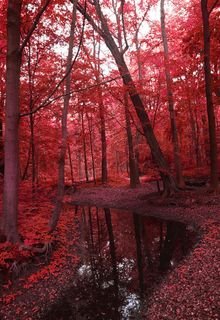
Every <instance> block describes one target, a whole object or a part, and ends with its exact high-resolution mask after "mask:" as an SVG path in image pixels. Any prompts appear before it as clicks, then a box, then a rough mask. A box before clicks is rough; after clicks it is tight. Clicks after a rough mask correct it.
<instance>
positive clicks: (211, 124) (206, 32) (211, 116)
mask: <svg viewBox="0 0 220 320" xmlns="http://www.w3.org/2000/svg"><path fill="white" fill-rule="evenodd" d="M201 10H202V24H203V39H204V73H205V93H206V107H207V114H208V128H209V142H210V162H211V168H210V171H211V172H210V178H211V189H212V190H213V191H217V190H218V188H219V181H218V163H217V143H216V128H215V112H214V105H213V99H212V77H211V66H210V27H209V11H208V1H207V0H201Z"/></svg>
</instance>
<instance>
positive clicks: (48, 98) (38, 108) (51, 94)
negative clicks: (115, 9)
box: [20, 2, 86, 117]
mask: <svg viewBox="0 0 220 320" xmlns="http://www.w3.org/2000/svg"><path fill="white" fill-rule="evenodd" d="M84 10H85V11H86V2H85V8H84ZM85 21H86V18H85V17H83V26H82V32H81V37H80V41H79V45H78V49H77V52H76V55H75V57H74V59H73V61H72V63H71V66H70V68H69V69H68V70H67V72H66V73H65V75H64V76H63V77H62V79H61V80H60V81H59V82H58V83H57V85H56V86H55V88H54V89H53V90H52V92H51V93H50V94H49V96H48V97H47V98H46V99H45V100H44V101H43V102H42V103H41V104H40V105H39V106H38V107H37V108H35V109H34V110H33V111H31V112H26V113H22V114H20V117H24V116H27V115H30V114H34V113H36V112H37V111H39V110H40V109H42V108H44V107H47V106H48V105H50V104H51V103H52V102H54V101H56V100H58V99H60V98H61V97H64V96H66V95H70V94H71V93H70V92H67V93H66V95H63V94H62V95H60V96H58V97H55V98H54V99H51V97H52V96H53V95H54V93H55V92H56V91H57V90H58V88H59V87H60V86H61V84H62V83H63V82H64V80H65V79H66V78H67V77H68V75H69V74H70V72H71V71H72V68H73V66H74V64H75V62H76V59H77V57H78V55H79V52H80V49H81V46H82V42H83V35H84V29H85Z"/></svg>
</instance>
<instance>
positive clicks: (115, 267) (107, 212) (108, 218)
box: [104, 209, 118, 309]
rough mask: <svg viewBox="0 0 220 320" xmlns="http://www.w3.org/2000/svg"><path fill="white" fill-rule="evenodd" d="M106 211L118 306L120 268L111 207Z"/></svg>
mask: <svg viewBox="0 0 220 320" xmlns="http://www.w3.org/2000/svg"><path fill="white" fill-rule="evenodd" d="M104 212H105V220H106V225H107V229H108V235H109V249H110V255H111V264H112V274H113V281H114V288H115V299H116V306H117V305H118V269H117V260H116V251H115V240H114V233H113V228H112V220H111V213H110V209H104ZM117 309H118V306H117Z"/></svg>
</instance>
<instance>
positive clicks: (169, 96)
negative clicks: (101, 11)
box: [160, 0, 185, 188]
mask: <svg viewBox="0 0 220 320" xmlns="http://www.w3.org/2000/svg"><path fill="white" fill-rule="evenodd" d="M164 2H165V0H161V1H160V19H161V20H160V21H161V32H162V40H163V48H164V67H165V76H166V85H167V99H168V107H169V113H170V124H171V134H172V142H173V153H174V164H175V169H176V180H177V184H178V186H179V187H180V188H184V187H185V183H184V179H183V175H182V163H181V158H180V148H179V139H178V131H177V125H176V115H175V110H174V99H173V89H172V77H171V72H170V57H169V49H168V41H167V33H166V23H165V10H164Z"/></svg>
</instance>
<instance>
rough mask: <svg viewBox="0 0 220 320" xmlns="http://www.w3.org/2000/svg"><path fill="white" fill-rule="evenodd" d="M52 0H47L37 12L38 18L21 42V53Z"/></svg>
mask: <svg viewBox="0 0 220 320" xmlns="http://www.w3.org/2000/svg"><path fill="white" fill-rule="evenodd" d="M50 2H51V0H46V2H45V4H44V5H43V7H42V8H41V9H40V11H39V12H38V13H37V15H36V18H35V20H34V22H33V24H32V26H31V28H30V30H29V32H28V34H27V36H26V38H25V39H24V41H23V43H22V44H21V47H20V53H21V52H22V51H23V49H24V47H25V46H26V44H27V43H28V41H29V40H30V37H31V36H32V34H33V32H34V30H35V29H36V27H37V25H38V23H39V21H40V18H41V16H42V14H43V13H44V11H45V10H46V9H47V7H48V5H49V4H50Z"/></svg>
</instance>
